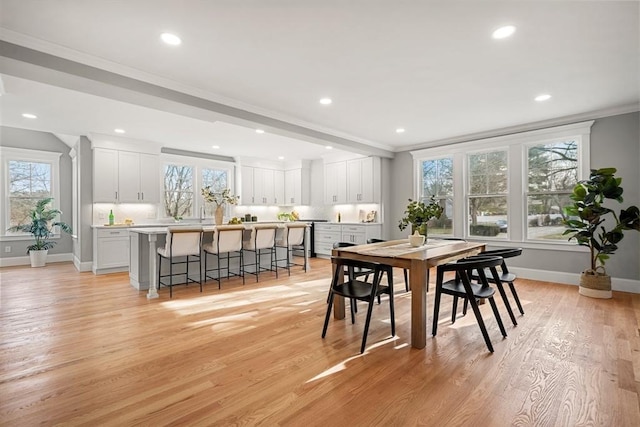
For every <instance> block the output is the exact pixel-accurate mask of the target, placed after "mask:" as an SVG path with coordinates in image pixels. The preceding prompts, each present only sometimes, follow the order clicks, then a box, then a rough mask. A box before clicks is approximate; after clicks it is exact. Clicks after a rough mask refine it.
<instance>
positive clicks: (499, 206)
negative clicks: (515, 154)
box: [467, 150, 509, 238]
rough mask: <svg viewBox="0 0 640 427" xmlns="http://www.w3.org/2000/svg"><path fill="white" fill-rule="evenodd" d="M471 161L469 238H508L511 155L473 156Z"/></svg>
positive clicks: (469, 171)
mask: <svg viewBox="0 0 640 427" xmlns="http://www.w3.org/2000/svg"><path fill="white" fill-rule="evenodd" d="M467 160H468V177H469V190H468V203H469V235H470V236H482V237H499V238H506V237H507V232H508V216H507V212H508V209H507V194H508V183H509V180H508V174H507V151H506V150H500V151H491V152H486V153H477V154H470V155H469V156H468V157H467Z"/></svg>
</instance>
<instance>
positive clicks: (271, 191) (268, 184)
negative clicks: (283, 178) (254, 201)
mask: <svg viewBox="0 0 640 427" xmlns="http://www.w3.org/2000/svg"><path fill="white" fill-rule="evenodd" d="M273 173H274V170H272V169H262V182H263V187H262V200H263V201H262V203H263V204H265V205H273V204H274V200H275V199H276V192H275V188H276V187H275V183H274V182H275V181H274V179H275V177H274V174H273Z"/></svg>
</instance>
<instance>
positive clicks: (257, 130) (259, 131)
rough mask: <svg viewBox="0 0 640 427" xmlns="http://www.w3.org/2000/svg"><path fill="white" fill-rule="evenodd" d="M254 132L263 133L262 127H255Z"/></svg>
mask: <svg viewBox="0 0 640 427" xmlns="http://www.w3.org/2000/svg"><path fill="white" fill-rule="evenodd" d="M256 133H264V130H262V129H256Z"/></svg>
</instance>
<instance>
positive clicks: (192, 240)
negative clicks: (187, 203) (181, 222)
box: [158, 227, 202, 298]
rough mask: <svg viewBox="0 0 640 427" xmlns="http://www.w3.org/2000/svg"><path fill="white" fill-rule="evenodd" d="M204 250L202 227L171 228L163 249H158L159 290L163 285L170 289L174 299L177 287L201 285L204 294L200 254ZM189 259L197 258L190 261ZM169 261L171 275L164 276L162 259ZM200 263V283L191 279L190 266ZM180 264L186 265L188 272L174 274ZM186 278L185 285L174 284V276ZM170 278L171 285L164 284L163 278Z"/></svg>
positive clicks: (171, 296)
mask: <svg viewBox="0 0 640 427" xmlns="http://www.w3.org/2000/svg"><path fill="white" fill-rule="evenodd" d="M201 249H202V227H169V228H168V230H167V239H166V242H165V245H164V247H163V248H158V289H160V286H161V285H164V286H168V287H169V297H170V298H173V287H174V286H175V285H182V284H184V285H188V284H189V283H199V284H200V292H202V264H201V262H200V261H201V258H200V252H201ZM182 257H186V260H176V259H175V258H182ZM189 257H193V258H196V260H190V259H189ZM163 258H164V259H167V260H169V274H165V275H162V259H163ZM192 262H197V263H198V274H199V279H200V280H199V281H197V280H194V279H191V278H190V277H189V264H190V263H192ZM178 264H185V265H186V272H184V273H174V272H173V266H174V265H178ZM181 275H185V276H186V281H185V282H183V283H175V284H174V283H173V276H181ZM165 277H168V278H169V283H168V284H167V283H163V282H162V278H165Z"/></svg>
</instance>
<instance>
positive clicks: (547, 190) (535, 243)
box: [411, 121, 593, 250]
mask: <svg viewBox="0 0 640 427" xmlns="http://www.w3.org/2000/svg"><path fill="white" fill-rule="evenodd" d="M592 125H593V121H589V122H582V123H574V124H569V125H564V126H557V127H553V128H547V129H538V130H534V131H528V132H522V133H518V134H513V135H505V136H499V137H495V138H486V139H482V140H477V141H467V142H462V143H457V144H451V145H446V146H440V147H433V148H428V149H424V150H418V151H412V152H411V154H412V156H413V157H414V177H415V180H416V181H415V185H416V187H415V188H416V191H415V193H416V194H415V196H416V197H417V198H420V199H421V200H428V199H429V197H431V196H432V195H433V196H434V197H435V198H436V199H437V200H439V203H441V204H442V206H443V207H444V208H445V216H446V220H447V221H449V223H447V224H444V225H443V224H436V223H435V222H430V223H429V227H430V233H432V234H434V235H439V234H442V235H447V234H455V236H456V237H464V238H469V239H478V240H485V241H486V240H490V239H491V240H502V241H504V242H505V243H507V242H508V241H511V242H515V243H514V244H517V245H518V246H523V245H522V243H524V242H527V243H529V244H530V246H532V247H549V248H550V249H553V248H557V246H558V245H565V246H567V247H569V246H570V247H571V248H575V246H573V245H572V244H570V243H569V242H568V241H567V239H566V238H565V236H563V235H562V233H563V232H564V225H563V217H562V215H563V210H562V209H563V207H564V206H567V205H569V204H571V200H570V199H569V196H570V194H571V192H572V190H573V187H574V185H575V184H576V182H577V181H579V180H580V179H583V177H586V176H588V175H589V145H590V137H591V126H592ZM463 206H464V208H463ZM451 222H452V223H453V224H451ZM506 246H508V243H507V244H506ZM567 250H569V249H567Z"/></svg>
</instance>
